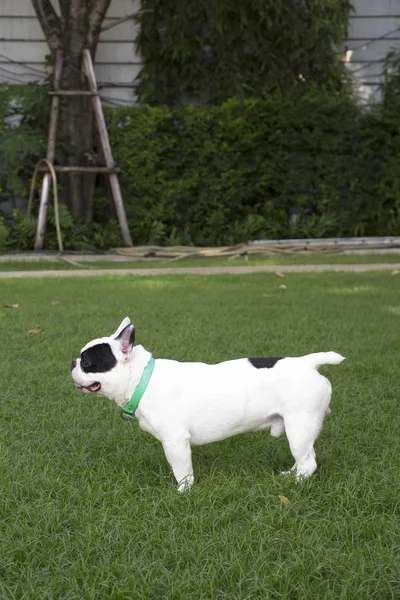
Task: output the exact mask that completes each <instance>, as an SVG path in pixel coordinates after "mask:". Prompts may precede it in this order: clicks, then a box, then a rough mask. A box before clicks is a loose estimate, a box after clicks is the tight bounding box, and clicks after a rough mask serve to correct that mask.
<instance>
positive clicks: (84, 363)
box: [81, 358, 90, 369]
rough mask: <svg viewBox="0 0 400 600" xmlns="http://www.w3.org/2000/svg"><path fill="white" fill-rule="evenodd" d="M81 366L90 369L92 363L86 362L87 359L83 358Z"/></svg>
mask: <svg viewBox="0 0 400 600" xmlns="http://www.w3.org/2000/svg"><path fill="white" fill-rule="evenodd" d="M81 366H82V367H84V368H85V369H87V368H88V367H90V362H89V361H88V360H86V358H81Z"/></svg>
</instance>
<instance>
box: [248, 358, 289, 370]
mask: <svg viewBox="0 0 400 600" xmlns="http://www.w3.org/2000/svg"><path fill="white" fill-rule="evenodd" d="M283 358H285V357H284V356H265V357H262V358H249V359H248V360H249V362H250V363H251V364H252V365H253V367H255V368H256V369H272V367H274V366H275V365H276V363H277V362H278V361H279V360H282V359H283Z"/></svg>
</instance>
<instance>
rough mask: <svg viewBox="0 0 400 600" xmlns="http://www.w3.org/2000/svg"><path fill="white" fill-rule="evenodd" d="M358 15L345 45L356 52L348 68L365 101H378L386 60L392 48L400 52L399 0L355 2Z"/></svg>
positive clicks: (364, 0) (353, 15) (357, 0)
mask: <svg viewBox="0 0 400 600" xmlns="http://www.w3.org/2000/svg"><path fill="white" fill-rule="evenodd" d="M352 4H353V7H354V9H355V13H353V14H352V17H351V20H350V27H349V39H348V41H347V42H346V45H347V46H348V48H349V50H352V51H353V53H352V55H351V58H350V62H349V63H347V66H348V68H349V69H350V71H351V72H352V73H353V79H354V86H355V89H356V91H357V92H358V94H359V95H360V97H361V98H362V99H363V100H368V99H373V98H376V99H378V98H379V84H380V83H381V82H382V80H383V76H382V70H383V61H384V59H385V57H386V55H387V53H388V52H389V51H390V50H392V49H397V51H400V0H352Z"/></svg>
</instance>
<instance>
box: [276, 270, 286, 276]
mask: <svg viewBox="0 0 400 600" xmlns="http://www.w3.org/2000/svg"><path fill="white" fill-rule="evenodd" d="M275 275H278V277H285V276H284V274H283V273H281V272H280V271H277V272H276V273H275Z"/></svg>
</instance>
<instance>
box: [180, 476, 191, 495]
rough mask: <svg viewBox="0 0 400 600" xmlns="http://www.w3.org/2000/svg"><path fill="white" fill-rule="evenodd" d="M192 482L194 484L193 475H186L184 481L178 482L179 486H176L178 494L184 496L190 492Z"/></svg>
mask: <svg viewBox="0 0 400 600" xmlns="http://www.w3.org/2000/svg"><path fill="white" fill-rule="evenodd" d="M193 482H194V477H193V475H187V476H186V477H185V478H184V479H182V481H180V482H179V484H178V492H179V493H180V494H184V493H186V492H190V490H191V487H192V485H193Z"/></svg>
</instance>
